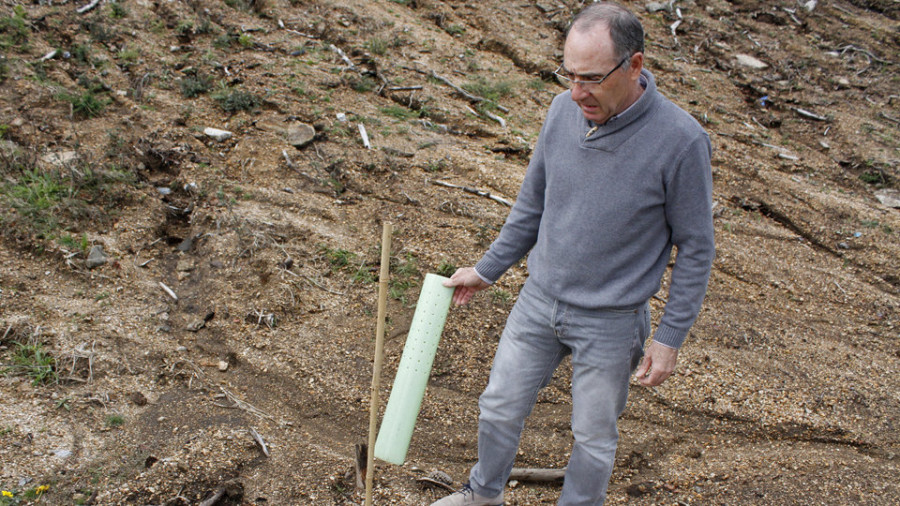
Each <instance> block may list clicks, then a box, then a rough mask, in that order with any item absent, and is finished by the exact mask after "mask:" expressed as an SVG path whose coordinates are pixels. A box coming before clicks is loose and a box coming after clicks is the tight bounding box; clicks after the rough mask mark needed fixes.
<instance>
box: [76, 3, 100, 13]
mask: <svg viewBox="0 0 900 506" xmlns="http://www.w3.org/2000/svg"><path fill="white" fill-rule="evenodd" d="M98 5H100V0H94V1H93V2H91V3H89V4H87V5H85V6H84V7H79V8H78V10H76V11H75V12H77V13H78V14H84V13H85V12H88V11H89V10H91V9H93V8H94V7H96V6H98Z"/></svg>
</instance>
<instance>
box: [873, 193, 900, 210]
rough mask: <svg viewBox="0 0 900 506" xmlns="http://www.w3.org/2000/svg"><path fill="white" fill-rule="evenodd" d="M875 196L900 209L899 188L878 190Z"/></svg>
mask: <svg viewBox="0 0 900 506" xmlns="http://www.w3.org/2000/svg"><path fill="white" fill-rule="evenodd" d="M875 198H877V199H878V202H881V203H882V204H884V205H886V206H888V207H893V208H896V209H900V191H898V190H891V189H887V190H878V191H877V192H875Z"/></svg>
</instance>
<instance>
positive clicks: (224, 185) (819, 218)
mask: <svg viewBox="0 0 900 506" xmlns="http://www.w3.org/2000/svg"><path fill="white" fill-rule="evenodd" d="M626 3H627V5H629V6H630V7H631V8H633V9H634V10H635V11H636V12H638V13H639V15H640V16H641V18H642V20H643V22H644V25H645V28H646V30H647V32H648V34H647V54H646V62H647V67H648V68H649V69H650V70H651V71H652V72H653V73H654V74H655V76H656V78H657V80H658V83H659V87H660V89H661V90H662V91H663V92H664V93H665V94H666V95H667V96H669V97H671V98H672V99H673V100H674V101H675V102H676V103H678V104H679V105H680V106H682V107H683V108H685V109H686V110H688V111H689V112H690V113H691V114H693V115H694V116H695V117H696V118H697V119H698V120H699V121H701V122H702V124H703V125H704V126H705V127H706V128H707V130H708V131H709V132H710V135H711V137H712V139H713V144H714V149H715V154H714V160H713V171H714V178H715V201H716V208H715V213H716V234H717V245H718V256H717V259H716V262H715V266H714V270H713V274H712V279H711V282H710V288H709V294H708V297H707V301H706V304H705V306H704V309H703V311H702V313H701V314H700V317H699V319H698V320H697V323H696V325H695V327H694V329H693V331H692V333H691V336H690V337H689V339H688V341H687V343H686V345H685V347H684V348H683V350H682V353H681V356H680V359H679V368H678V370H677V373H676V375H675V376H674V377H673V378H671V379H670V380H669V381H667V382H666V383H665V384H664V385H663V386H661V387H658V388H655V389H645V388H641V387H639V386H635V387H634V388H633V390H632V394H631V397H630V400H629V404H628V407H627V410H626V412H625V414H624V416H623V418H622V420H621V423H620V433H621V436H622V437H621V443H620V446H619V451H618V455H617V459H616V468H615V471H614V474H613V478H612V482H611V485H610V495H609V501H608V502H609V503H610V504H622V503H629V504H639V505H645V504H646V505H649V504H698V505H699V504H767V505H773V504H835V505H837V504H841V505H843V504H896V503H898V502H900V485H898V481H897V477H898V476H900V470H898V464H900V462H898V453H900V436H898V434H900V340H898V338H900V335H898V325H900V297H898V293H900V240H898V234H900V214H898V213H900V211H898V209H895V208H891V207H889V206H887V205H885V204H882V203H881V202H880V201H879V200H878V199H877V198H876V192H879V191H883V190H890V189H895V190H896V189H897V188H898V181H900V171H898V160H900V141H898V139H900V97H898V90H900V86H898V83H900V77H898V76H900V74H898V67H897V62H898V59H900V45H898V42H900V31H898V29H900V25H898V14H900V4H898V3H897V2H896V1H895V0H871V1H869V0H867V1H863V0H828V1H820V2H818V3H817V4H816V5H815V7H814V8H813V10H812V11H809V10H807V9H806V8H804V6H803V5H800V3H799V2H795V1H788V0H781V1H772V2H763V1H757V0H731V1H725V0H683V1H677V2H675V4H674V7H676V8H677V10H675V9H674V8H673V9H670V10H660V11H656V12H649V10H648V9H647V8H646V7H645V6H646V4H647V2H644V1H639V2H626ZM813 3H815V2H810V4H813ZM84 4H87V2H86V1H85V2H84ZM82 5H83V4H82V2H65V1H64V2H35V3H27V4H24V5H22V7H21V8H20V10H19V13H18V14H17V13H16V11H15V10H14V8H15V6H16V2H13V1H10V0H0V6H2V12H0V18H2V19H3V24H0V81H2V82H0V97H2V100H0V132H2V139H0V143H2V145H0V153H2V157H0V158H2V160H3V163H2V164H0V176H2V178H3V180H2V182H0V184H2V186H0V188H2V189H3V193H2V195H0V202H2V204H0V215H2V229H3V232H2V239H0V241H2V242H0V245H2V246H0V265H2V268H0V336H2V339H0V371H4V372H3V374H2V375H0V488H2V490H5V491H8V492H10V493H12V494H13V497H12V498H9V497H7V498H5V499H4V498H0V501H7V502H4V503H3V504H7V503H16V502H20V503H23V504H24V503H31V502H33V503H44V504H168V505H177V504H198V503H200V502H201V501H202V500H204V499H207V498H209V497H211V496H213V495H214V494H215V493H216V492H217V491H224V493H223V494H221V499H220V500H219V502H218V504H362V502H363V494H362V492H361V491H359V490H357V489H356V488H355V485H354V477H353V476H352V473H351V471H352V469H353V461H354V444H356V443H362V442H364V441H365V440H366V437H367V430H368V406H369V396H370V385H371V383H370V382H371V374H372V363H373V352H374V336H375V313H376V292H377V286H378V284H377V283H376V282H375V280H376V278H377V273H378V260H379V243H380V236H381V227H382V224H383V223H385V222H390V223H392V224H393V225H394V227H395V228H396V232H395V233H394V235H393V248H392V278H391V279H392V281H391V289H392V293H391V298H390V303H389V307H388V314H389V322H388V329H387V330H388V332H387V340H386V345H385V353H386V357H385V369H384V373H383V382H382V388H381V391H380V397H381V399H382V405H383V403H384V401H386V399H387V398H388V394H389V391H390V386H391V380H392V378H393V374H394V372H395V371H396V367H397V364H398V362H399V358H400V355H401V352H402V348H403V344H404V339H405V337H406V331H407V329H408V327H409V324H410V321H411V319H412V315H413V312H414V307H415V302H416V300H417V296H418V286H419V285H420V284H421V279H422V277H423V276H424V274H425V273H426V272H452V268H453V267H454V266H466V265H471V264H473V263H474V262H476V261H477V260H478V258H480V256H481V254H482V253H483V251H484V250H485V249H486V248H487V247H488V245H489V244H490V241H491V240H492V239H493V238H494V237H495V235H496V233H497V231H498V230H499V227H500V226H501V225H502V223H503V220H504V218H505V216H506V214H507V213H508V210H509V209H508V207H505V206H504V205H502V204H500V203H498V202H496V201H494V200H491V199H488V198H485V197H483V196H479V195H475V194H472V193H468V192H465V191H462V190H458V189H453V188H447V187H443V186H437V185H434V184H432V181H433V180H443V181H446V182H449V183H453V184H457V185H461V186H466V187H470V188H474V189H479V190H483V191H486V192H490V193H491V194H492V195H496V196H499V197H502V198H506V199H509V200H514V199H515V196H516V192H517V190H518V186H519V184H520V183H521V180H522V177H523V175H524V171H525V167H526V165H527V160H528V157H529V155H530V152H531V148H532V146H533V145H534V143H535V141H536V139H537V135H538V132H539V128H540V125H541V121H542V118H543V114H544V113H545V111H546V109H547V107H548V105H549V103H550V100H551V99H552V97H553V96H554V95H555V94H557V93H559V92H561V91H562V88H561V87H559V86H558V85H557V84H555V83H553V82H552V80H550V78H551V76H552V74H551V72H552V71H553V70H554V69H555V68H556V66H557V65H558V62H559V60H560V57H561V47H562V37H563V29H564V27H565V25H566V23H567V21H568V20H569V19H571V16H572V14H573V13H574V12H576V11H577V10H578V9H579V7H580V6H581V2H573V1H568V0H566V1H560V0H541V1H539V2H504V1H498V0H483V1H480V2H461V1H450V0H447V1H437V0H410V1H387V0H381V1H377V2H368V1H361V0H332V1H322V2H312V1H304V0H292V1H288V0H259V1H253V0H226V1H225V2H215V1H200V0H185V1H150V0H135V1H127V2H124V1H123V2H121V3H119V4H112V3H109V2H103V3H100V4H99V5H97V6H96V7H94V8H93V9H90V10H88V11H86V12H84V13H81V14H80V13H78V12H76V9H78V8H80V7H82ZM22 9H24V10H22ZM16 20H18V22H17V21H16ZM677 21H681V22H680V23H679V24H678V25H677V26H675V23H676V22H677ZM673 26H674V28H673ZM23 27H24V28H23ZM53 50H57V53H56V54H55V55H53V56H52V57H48V58H46V59H43V57H44V56H45V55H48V53H50V52H51V51H53ZM337 50H340V51H342V52H343V55H344V56H345V57H346V58H344V57H342V55H341V53H339V52H338V51H337ZM740 54H743V55H749V56H753V57H755V58H756V59H758V60H760V61H762V62H763V63H764V64H765V67H764V68H752V67H748V66H745V65H744V64H742V63H740V62H739V61H738V60H737V59H736V57H737V55H740ZM435 76H440V78H443V79H444V80H441V79H440V78H438V77H435ZM446 81H449V82H450V83H453V84H455V85H457V86H464V87H465V88H466V89H468V90H469V92H470V93H472V94H474V95H478V96H485V97H487V98H492V99H493V102H492V103H488V104H487V105H485V103H476V102H473V101H472V100H470V99H469V98H466V96H464V95H463V94H461V93H459V92H458V91H456V90H454V88H452V87H451V86H449V85H448V84H447V82H446ZM204 83H205V84H204ZM205 87H206V88H208V89H204V88H205ZM410 88H413V89H410ZM191 90H193V91H191ZM194 92H196V93H194ZM237 92H241V93H244V94H243V95H241V94H238V93H237ZM66 94H69V95H70V97H76V98H77V97H83V96H85V95H89V96H92V97H94V98H96V99H97V100H98V101H99V102H100V103H101V104H103V103H105V106H102V105H101V107H102V109H100V110H93V109H91V107H90V103H85V102H84V101H78V100H75V99H72V98H70V99H68V100H66V99H65V98H64V96H65V95H66ZM192 94H193V95H195V96H188V95H192ZM216 97H218V100H217V98H216ZM227 99H230V101H229V100H227ZM497 104H499V105H500V106H502V109H500V108H496V107H495V106H496V105H497ZM483 111H488V112H491V114H494V115H497V116H499V117H502V118H503V119H504V121H505V125H501V124H500V123H499V122H498V121H495V120H494V119H491V118H490V117H489V116H488V115H487V114H485V113H484V112H483ZM340 113H343V115H344V116H343V117H344V118H345V119H346V121H341V119H339V117H338V115H339V114H340ZM299 123H306V124H309V125H312V126H313V127H314V129H315V137H314V139H313V140H312V141H311V142H310V143H308V144H307V145H305V146H303V147H300V148H297V147H295V146H293V145H291V144H290V143H289V142H288V141H287V137H286V135H285V132H284V130H285V129H286V128H288V127H290V126H296V125H297V124H299ZM359 125H363V126H364V127H365V129H366V132H367V134H368V138H369V139H370V141H371V149H367V148H366V147H365V146H364V145H363V142H362V139H361V136H360V130H359ZM207 127H213V128H218V129H222V130H228V131H230V132H232V133H233V135H232V136H231V137H230V138H229V139H226V140H223V141H216V140H213V139H212V138H210V137H209V136H207V135H205V134H204V129H206V128H207ZM647 149H652V146H648V147H647ZM65 152H73V156H74V158H73V159H72V160H70V161H67V162H64V163H59V162H58V161H57V163H54V161H53V160H48V159H46V158H45V157H46V155H49V154H61V153H65ZM285 153H286V154H287V158H289V159H290V163H288V161H287V160H286V157H285V155H284V154H285ZM31 170H34V171H35V172H28V171H31ZM54 171H55V172H54ZM29 174H30V175H29ZM36 174H37V175H40V174H45V175H46V174H57V175H59V177H61V178H62V179H60V180H59V181H57V182H58V183H60V184H62V185H64V186H65V185H69V187H71V188H74V190H72V191H71V192H69V193H67V194H66V198H65V199H62V198H59V195H61V193H59V192H56V193H54V192H50V193H49V195H50V196H51V197H54V198H56V200H53V201H52V202H51V204H52V205H51V206H50V207H49V208H48V209H45V210H43V211H39V212H38V211H34V212H31V213H29V211H27V209H26V208H25V207H22V205H21V203H22V202H23V199H24V200H27V199H28V198H29V197H28V196H27V195H23V194H21V193H16V191H15V188H28V189H30V190H32V193H31V195H32V196H33V195H34V194H35V193H37V181H39V178H38V176H36ZM117 174H118V175H120V176H121V175H123V174H124V175H125V176H127V177H122V178H119V179H118V180H117V179H116V178H115V177H113V176H115V175H117ZM91 175H93V177H95V179H96V178H99V179H101V180H103V181H104V183H103V184H102V185H95V186H90V185H88V184H87V183H86V181H88V180H89V176H91ZM116 181H118V182H116ZM76 183H77V184H76ZM17 199H18V200H17ZM32 203H34V202H32ZM48 217H49V218H53V220H55V221H53V220H49V218H48ZM93 246H101V247H102V249H103V251H104V252H105V254H106V255H107V256H108V261H107V262H106V263H105V264H103V265H101V266H99V267H96V268H93V269H91V268H88V267H87V265H86V260H87V256H88V251H89V250H90V249H91V247H93ZM525 276H526V267H525V265H524V263H523V264H522V265H519V266H517V267H516V268H514V269H513V270H511V271H510V272H509V273H508V274H507V275H506V276H505V277H504V278H502V280H501V281H500V282H499V283H498V286H497V287H496V288H493V289H492V290H490V291H488V292H485V293H483V294H480V295H479V296H478V297H477V298H476V299H475V300H474V301H473V302H472V303H471V304H470V305H469V306H466V307H463V308H456V309H453V310H452V312H451V314H450V317H449V319H448V323H447V326H446V329H445V331H444V334H443V338H442V342H441V345H440V348H439V350H438V353H437V357H436V359H435V365H434V369H433V373H432V377H431V380H430V383H429V387H428V391H427V394H426V397H425V400H424V403H423V406H422V411H421V414H420V416H419V418H418V422H417V425H416V432H415V434H414V436H413V441H412V445H411V448H410V451H409V455H408V461H407V463H406V464H405V465H403V466H393V465H389V464H385V463H379V464H378V465H377V471H376V478H375V502H376V503H377V504H427V503H429V502H431V501H432V500H434V499H436V498H437V497H440V496H441V495H443V494H444V492H443V491H441V490H436V489H433V488H426V487H422V486H420V485H419V484H418V483H417V482H416V481H415V478H417V477H419V476H420V475H422V474H425V473H430V472H432V471H436V470H440V471H444V472H447V473H449V474H450V476H452V477H453V479H454V480H455V481H456V484H459V483H460V482H461V481H464V480H465V477H466V473H467V472H468V469H469V468H470V466H471V465H472V464H473V462H474V460H475V459H476V453H477V452H476V433H475V430H476V419H477V396H478V394H479V393H480V392H481V390H482V389H483V387H484V385H485V382H486V380H487V374H488V370H489V368H490V364H491V359H492V356H493V352H494V349H495V347H496V343H497V339H498V337H499V333H500V331H501V329H502V327H503V324H504V321H505V316H506V314H507V313H508V311H509V309H510V307H511V305H512V303H513V302H514V300H515V295H516V293H517V292H518V289H519V287H520V285H521V283H522V282H523V280H524V279H525ZM161 283H162V284H164V285H165V286H166V287H168V288H169V289H171V291H172V292H173V293H174V294H176V295H177V297H178V299H177V301H176V300H175V299H173V298H172V297H171V296H170V295H168V294H167V293H166V291H165V290H164V289H163V288H162V286H161ZM664 285H665V283H664ZM666 294H667V290H666V286H663V288H662V290H661V291H660V292H659V294H658V295H657V296H656V297H655V298H654V299H653V301H652V305H653V308H654V314H655V317H656V318H658V317H659V312H660V310H661V308H662V306H663V304H664V301H665V298H666ZM20 345H28V346H32V347H37V348H40V349H42V350H44V351H46V352H47V353H49V355H50V356H51V357H52V359H53V360H55V365H54V370H53V372H54V373H55V374H56V375H57V376H58V381H52V379H53V378H51V381H49V382H45V383H40V384H37V385H35V384H33V378H32V377H29V376H27V375H26V374H24V373H25V372H27V371H26V370H25V369H23V368H22V367H21V365H16V362H15V357H16V356H17V354H18V353H21V346H20ZM568 368H569V366H568V365H564V366H563V367H562V368H561V369H560V371H559V372H558V374H557V376H556V378H555V379H554V381H553V382H552V384H551V385H550V386H549V387H548V388H547V389H546V390H545V391H544V392H543V393H542V394H541V396H540V399H539V402H538V404H537V406H536V408H535V411H534V414H533V416H532V417H531V418H530V419H529V421H528V425H527V428H526V434H525V436H524V439H523V441H522V444H521V451H520V453H519V458H518V461H517V465H518V466H521V467H536V468H561V467H563V466H565V464H566V460H567V456H568V452H569V449H570V444H571V430H570V424H569V417H570V396H569V393H568V391H569V389H568V372H569V369H568ZM252 430H255V431H256V432H257V433H258V434H259V435H260V436H261V438H262V439H263V440H264V441H265V443H266V445H267V446H268V451H269V456H268V457H267V456H265V455H264V454H263V452H262V450H261V448H260V447H259V445H258V444H257V443H256V442H255V441H254V438H253V437H252V436H251V431H252ZM43 485H46V486H49V488H48V489H46V491H43V492H42V494H41V495H40V496H39V497H38V498H36V499H35V498H31V499H29V498H27V497H26V494H28V493H29V492H30V493H31V495H32V496H34V495H36V493H37V487H40V486H43ZM558 494H559V486H558V485H555V484H532V483H526V482H519V483H514V484H511V488H510V489H509V491H508V495H507V497H508V499H507V503H508V504H519V505H532V504H553V503H554V502H555V500H556V498H557V497H558Z"/></svg>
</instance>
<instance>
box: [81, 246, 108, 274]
mask: <svg viewBox="0 0 900 506" xmlns="http://www.w3.org/2000/svg"><path fill="white" fill-rule="evenodd" d="M106 260H107V258H106V254H104V253H103V247H102V246H100V245H97V246H94V247H93V248H91V252H90V253H88V257H87V260H86V261H85V265H86V266H87V268H88V269H95V268H97V267H100V266H101V265H103V264H105V263H106Z"/></svg>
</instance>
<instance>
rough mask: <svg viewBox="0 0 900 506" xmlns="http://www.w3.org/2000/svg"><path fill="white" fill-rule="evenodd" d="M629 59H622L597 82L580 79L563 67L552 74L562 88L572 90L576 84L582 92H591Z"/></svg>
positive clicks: (591, 75)
mask: <svg viewBox="0 0 900 506" xmlns="http://www.w3.org/2000/svg"><path fill="white" fill-rule="evenodd" d="M630 59H631V57H630V56H626V57H625V58H622V61H620V62H619V64H618V65H616V66H615V67H613V69H612V70H610V71H609V72H608V73H607V74H606V75H605V76H603V77H601V78H600V79H599V80H595V79H581V78H580V76H578V75H576V74H573V73H572V72H569V71H567V70H566V68H565V67H564V66H563V65H560V66H559V68H558V69H556V70H555V71H553V74H554V75H556V78H557V79H559V82H560V83H562V84H563V85H564V86H566V87H568V88H574V87H575V85H576V84H577V85H579V86H581V89H583V90H584V91H587V92H590V91H591V90H594V89H596V88H598V87H599V86H600V83H602V82H603V81H606V79H607V78H609V76H611V75H612V74H613V72H615V71H617V70H619V67H621V66H622V65H624V64H625V62H627V61H628V60H630ZM594 75H595V74H586V77H593V76H594ZM576 77H579V78H578V79H576Z"/></svg>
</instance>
